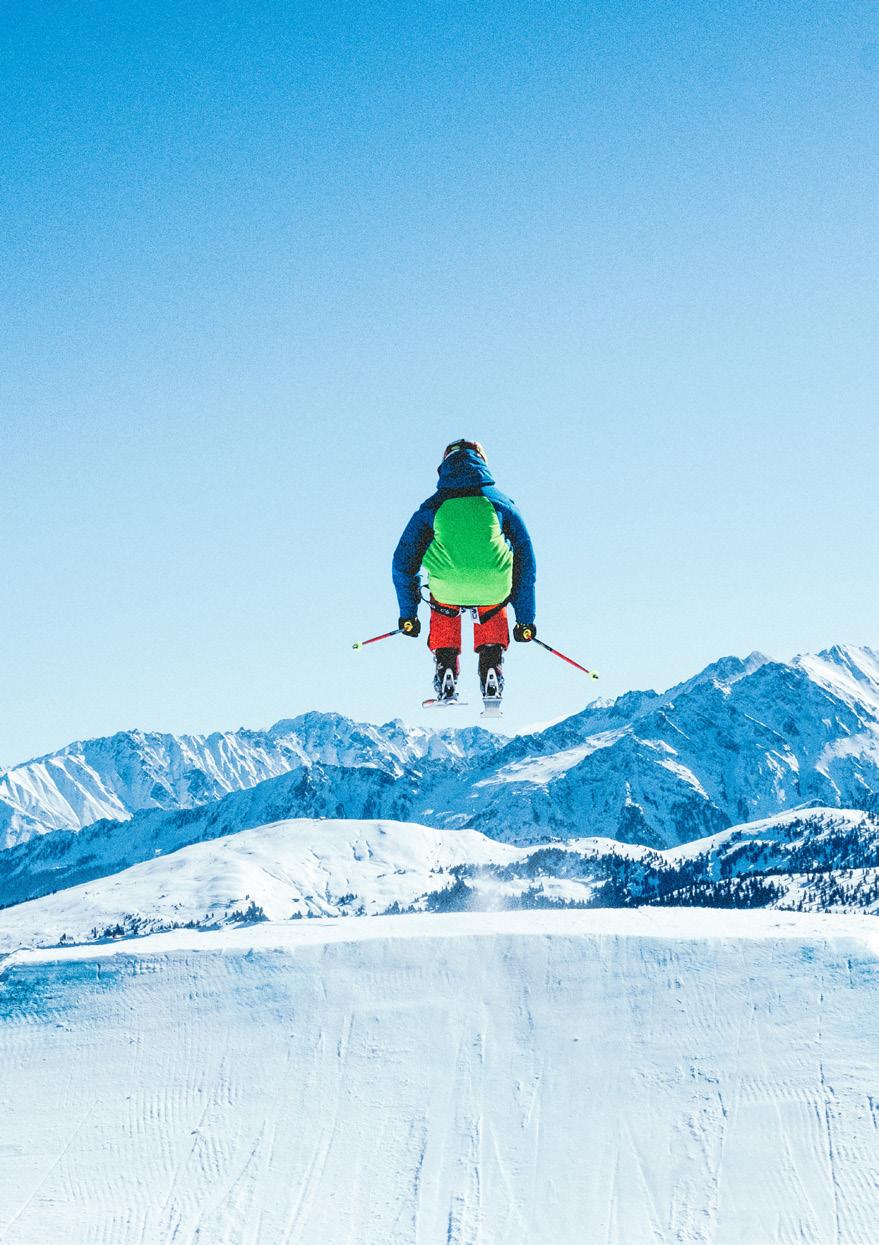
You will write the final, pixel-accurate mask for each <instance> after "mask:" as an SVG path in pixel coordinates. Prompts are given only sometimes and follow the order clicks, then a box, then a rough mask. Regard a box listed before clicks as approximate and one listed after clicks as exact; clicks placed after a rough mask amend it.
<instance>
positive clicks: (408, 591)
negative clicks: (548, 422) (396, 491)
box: [393, 439, 537, 713]
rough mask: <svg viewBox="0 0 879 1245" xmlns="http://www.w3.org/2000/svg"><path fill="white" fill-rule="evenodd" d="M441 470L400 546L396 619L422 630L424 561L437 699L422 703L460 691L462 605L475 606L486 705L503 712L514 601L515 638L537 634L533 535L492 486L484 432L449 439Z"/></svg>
mask: <svg viewBox="0 0 879 1245" xmlns="http://www.w3.org/2000/svg"><path fill="white" fill-rule="evenodd" d="M438 474H439V486H438V488H437V491H436V492H435V493H434V494H433V496H432V497H429V498H428V499H427V501H425V502H424V503H423V504H422V505H421V506H420V507H419V509H418V510H417V511H416V512H415V514H414V515H413V516H412V518H411V519H410V520H409V522H408V524H407V525H406V529H405V531H404V532H403V535H402V536H401V537H400V543H399V544H398V545H397V548H396V551H395V553H394V562H393V578H394V587H395V588H396V591H397V600H398V602H399V607H400V621H399V624H398V625H399V627H400V631H401V633H402V634H403V635H408V636H412V637H413V638H415V637H416V636H418V634H419V633H420V631H421V623H420V622H419V620H418V605H419V602H420V601H421V599H422V597H421V581H420V578H419V572H420V570H421V568H422V566H423V567H424V569H425V570H426V571H427V576H428V583H427V586H428V590H429V593H430V610H431V613H430V633H429V635H428V640H427V643H428V647H429V648H430V650H431V652H432V653H433V655H434V658H435V661H436V673H435V675H434V681H433V682H434V688H435V689H436V701H435V702H430V701H425V704H430V703H437V704H454V703H455V702H456V701H457V680H458V673H459V669H460V663H459V656H460V653H461V614H462V612H463V611H464V610H465V609H470V610H472V611H473V618H474V625H473V647H474V649H475V650H476V652H477V653H478V654H479V684H480V688H481V690H482V695H483V699H484V701H485V708H486V711H487V712H488V713H492V712H494V713H499V712H500V699H501V693H502V692H503V686H504V677H503V673H502V667H503V658H504V652H505V651H506V649H507V647H508V645H509V642H510V632H509V626H508V624H507V609H506V607H507V604H508V603H510V602H511V603H512V606H513V609H514V610H515V613H516V625H515V627H514V628H513V638H514V639H515V640H517V641H519V642H527V641H529V640H532V639H533V638H534V637H535V636H536V634H537V628H536V626H535V624H534V616H535V602H534V580H535V563H534V550H533V548H532V545H531V538H530V536H529V535H528V530H527V528H526V527H525V524H524V522H523V520H522V516H521V515H520V514H519V511H518V510H517V509H516V506H515V503H514V502H512V501H510V499H509V497H505V496H504V494H503V493H501V492H500V491H499V490H498V489H497V488H495V483H494V479H493V477H492V475H491V472H490V471H489V469H488V466H487V464H486V460H485V451H484V450H483V448H482V446H481V445H480V444H479V442H478V441H466V440H463V439H461V440H458V441H452V442H451V444H450V445H448V446H447V447H446V450H445V453H444V454H443V460H442V462H441V463H440V466H439V469H438Z"/></svg>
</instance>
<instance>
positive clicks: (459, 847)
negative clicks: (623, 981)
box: [0, 821, 527, 953]
mask: <svg viewBox="0 0 879 1245" xmlns="http://www.w3.org/2000/svg"><path fill="white" fill-rule="evenodd" d="M525 856H527V852H524V851H522V850H521V849H517V848H514V847H509V846H507V845H506V844H503V843H497V842H495V841H494V840H493V839H488V838H486V837H485V836H484V835H481V834H478V833H477V832H476V831H474V830H464V831H461V832H456V831H448V830H447V831H441V830H432V829H429V828H428V827H426V826H416V825H407V824H404V823H402V822H395V821H391V822H374V821H283V822H278V823H276V824H274V825H268V826H260V827H259V828H258V829H254V830H242V831H240V832H239V833H238V834H231V835H227V836H225V837H223V838H220V839H212V840H210V841H209V842H206V843H196V844H194V845H192V846H190V847H184V848H181V849H180V850H179V851H177V852H174V853H172V854H171V855H169V856H158V857H156V858H154V859H152V860H147V861H145V862H144V863H142V864H137V865H133V866H132V867H131V868H129V869H125V870H123V871H122V872H120V873H116V874H113V875H112V876H110V877H104V878H99V879H97V880H96V881H93V882H87V883H85V884H83V885H79V886H71V887H69V888H67V889H65V890H61V891H58V892H57V893H56V894H53V895H48V896H46V897H45V898H43V899H37V900H33V901H32V902H30V903H22V904H17V905H16V906H15V907H12V908H6V909H4V910H2V911H0V953H2V952H8V951H12V950H16V949H17V948H19V947H22V946H52V945H54V944H57V943H59V942H61V941H62V940H64V941H68V940H69V941H71V942H77V943H80V942H86V941H89V940H93V939H96V938H100V937H102V936H105V935H106V934H108V933H111V934H112V935H114V936H121V935H123V934H129V935H130V934H133V933H149V932H153V931H155V930H158V929H167V928H170V927H172V926H185V925H198V926H202V927H211V926H214V925H217V924H228V923H234V922H240V921H242V920H248V919H249V920H253V919H255V918H257V919H258V918H261V917H268V918H270V919H272V920H275V921H284V920H290V919H295V918H298V917H304V916H308V917H314V916H325V915H339V914H351V913H363V914H366V915H374V914H376V913H382V912H386V911H387V910H388V908H390V907H391V906H392V905H396V906H397V907H400V908H406V907H409V906H410V905H411V904H413V903H415V901H416V900H418V899H419V898H421V897H422V896H424V895H425V894H426V893H428V892H434V891H437V890H441V889H443V888H445V887H448V886H450V885H451V884H452V881H453V875H452V871H453V870H454V869H455V868H456V867H457V866H461V865H467V866H470V867H472V868H477V869H481V868H484V867H490V866H492V865H495V864H497V865H503V864H506V863H508V862H511V861H514V860H517V859H520V858H522V857H525Z"/></svg>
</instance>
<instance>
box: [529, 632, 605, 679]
mask: <svg viewBox="0 0 879 1245" xmlns="http://www.w3.org/2000/svg"><path fill="white" fill-rule="evenodd" d="M531 641H532V643H533V644H539V645H540V647H541V648H545V649H546V651H547V652H548V653H553V654H554V655H555V656H556V657H561V659H562V661H566V662H567V663H568V665H569V666H576V667H577V669H578V670H582V671H583V673H584V674H591V675H592V677H593V679H597V678H598V671H597V670H587V669H586V667H585V666H581V665H580V663H579V662H578V661H574V659H573V657H566V656H565V655H564V653H560V652H559V651H558V649H557V648H553V647H552V646H551V645H549V644H544V642H543V640H538V638H537V636H536V635H535V636H532V637H531Z"/></svg>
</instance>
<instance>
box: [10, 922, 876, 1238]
mask: <svg viewBox="0 0 879 1245" xmlns="http://www.w3.org/2000/svg"><path fill="white" fill-rule="evenodd" d="M876 930H877V927H876V924H875V921H874V920H872V919H871V918H868V917H844V916H830V917H828V916H802V915H796V914H780V913H775V912H773V913H766V912H722V913H721V912H708V911H704V910H696V911H679V910H662V911H657V910H640V911H634V912H633V911H612V910H603V911H592V912H517V913H484V914H468V915H448V916H441V915H430V916H423V915H417V916H400V917H373V918H363V919H359V918H349V919H346V920H332V919H318V920H311V921H307V920H306V921H297V922H292V923H291V922H284V923H264V924H260V925H256V926H250V927H238V928H235V929H223V930H219V931H216V932H213V933H205V932H201V931H197V930H175V931H173V932H171V933H167V934H157V935H153V936H151V937H148V938H144V939H138V940H129V941H126V942H119V943H111V944H104V945H92V946H89V947H78V948H70V949H61V950H59V949H52V950H47V949H44V950H31V951H18V952H16V953H14V954H12V955H10V956H8V957H7V958H6V959H5V960H0V1022H2V1023H0V1104H2V1110H0V1241H2V1243H3V1245H43V1243H48V1242H53V1245H158V1243H164V1242H171V1241H174V1242H175V1243H176V1245H195V1243H196V1242H207V1241H210V1242H211V1243H212V1245H223V1243H227V1245H274V1243H276V1242H277V1243H278V1245H281V1242H284V1243H285V1245H286V1243H288V1242H289V1243H296V1242H313V1241H318V1242H321V1245H342V1243H343V1242H344V1243H348V1242H358V1243H359V1242H364V1243H369V1245H373V1243H375V1245H378V1243H382V1245H384V1243H385V1242H387V1243H388V1245H394V1243H400V1245H404V1243H405V1245H412V1243H413V1242H414V1243H416V1245H434V1243H436V1245H440V1243H442V1245H450V1243H452V1245H476V1243H477V1242H478V1243H480V1245H495V1243H497V1245H501V1243H503V1245H509V1243H510V1242H515V1243H516V1245H531V1243H533V1245H547V1243H549V1242H552V1243H553V1245H568V1243H570V1245H574V1243H576V1245H582V1243H583V1242H601V1243H602V1245H605V1243H619V1245H640V1243H641V1242H660V1243H661V1242H684V1243H690V1242H709V1241H710V1242H716V1243H718V1245H733V1243H736V1245H757V1243H760V1245H772V1243H775V1242H790V1243H793V1242H797V1245H809V1243H814V1245H825V1243H827V1242H838V1243H840V1245H847V1243H854V1242H871V1243H872V1242H875V1241H876V1239H877V1234H876V1209H877V1198H879V1008H877V995H876V986H877V971H876V969H877V955H879V933H877V932H876Z"/></svg>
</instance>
